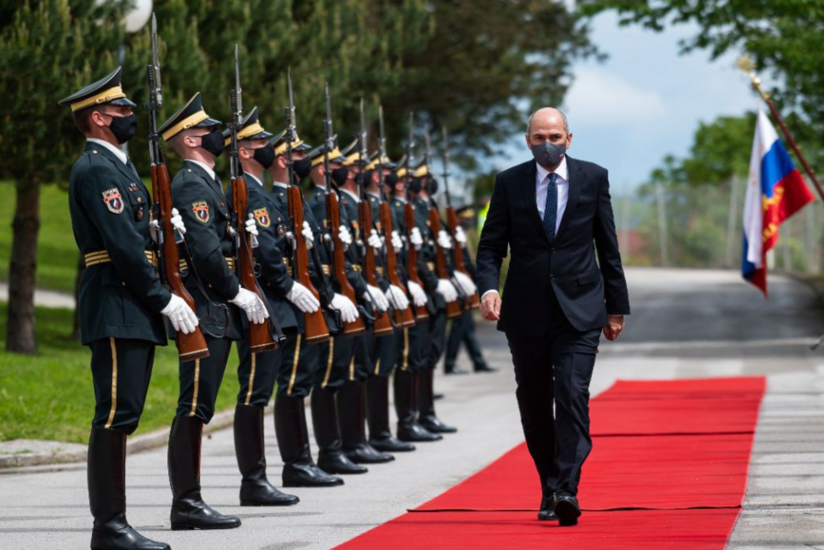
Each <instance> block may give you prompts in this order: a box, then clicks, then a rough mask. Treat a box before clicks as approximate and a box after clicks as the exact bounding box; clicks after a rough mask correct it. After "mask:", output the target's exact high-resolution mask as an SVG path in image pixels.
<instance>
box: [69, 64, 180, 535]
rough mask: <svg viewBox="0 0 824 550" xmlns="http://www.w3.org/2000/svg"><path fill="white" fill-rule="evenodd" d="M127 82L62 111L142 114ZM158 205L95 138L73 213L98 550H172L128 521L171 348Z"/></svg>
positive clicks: (104, 86) (105, 84)
mask: <svg viewBox="0 0 824 550" xmlns="http://www.w3.org/2000/svg"><path fill="white" fill-rule="evenodd" d="M120 80H121V68H120V67H118V68H117V69H116V70H115V71H114V72H112V73H111V74H109V75H107V76H106V77H105V78H103V79H102V80H99V81H97V82H95V83H93V84H91V85H89V86H87V87H85V88H83V89H82V90H80V91H79V92H77V93H75V94H72V95H71V96H69V97H67V98H65V99H63V100H61V101H60V104H61V105H68V106H69V107H71V109H72V111H73V112H74V113H75V116H76V117H82V116H85V115H87V114H89V113H90V112H91V111H90V110H87V109H100V108H102V107H103V106H105V105H113V106H117V107H127V108H133V107H135V104H134V103H132V102H131V101H130V100H129V99H127V98H126V96H125V94H124V93H123V90H122V87H121V85H120ZM107 114H108V113H107ZM108 116H109V117H111V119H112V124H113V125H114V124H119V125H120V126H124V124H123V123H124V122H125V123H127V124H126V125H125V126H128V125H129V124H128V123H129V122H130V121H131V118H130V117H119V116H116V115H114V114H108ZM131 116H132V117H134V115H131ZM118 119H120V120H118ZM90 123H91V122H90ZM115 128H117V126H110V133H111V134H113V135H114V139H116V140H117V141H121V138H122V142H125V141H127V140H128V138H129V137H131V136H129V135H128V132H126V133H124V134H122V135H121V137H118V134H117V133H115ZM132 133H133V132H132ZM86 135H87V137H90V136H91V131H87V132H86ZM150 204H151V197H150V195H149V192H148V190H147V189H146V187H145V186H144V185H143V183H142V181H141V179H140V176H139V175H138V174H137V171H136V170H135V169H134V166H133V165H132V163H131V161H130V160H129V159H128V158H127V157H126V155H125V154H122V153H120V151H119V149H117V148H116V147H115V145H114V144H113V143H111V141H104V140H101V139H93V140H92V139H90V140H89V141H88V142H87V143H86V147H85V150H84V151H83V153H82V154H81V156H80V158H79V159H78V160H77V162H75V164H74V166H73V167H72V171H71V175H70V176H69V211H70V214H71V219H72V230H73V232H74V238H75V241H76V242H77V246H78V248H79V249H80V251H81V253H82V254H83V256H84V260H85V263H86V269H85V270H84V271H83V274H82V276H81V279H80V292H79V302H78V308H79V313H80V332H81V338H82V342H83V344H84V345H87V346H89V348H90V349H91V352H92V358H91V370H92V380H93V382H94V393H95V412H94V417H93V419H92V431H91V435H90V437H89V453H88V474H89V475H88V484H89V485H88V486H89V502H90V507H91V512H92V515H93V516H94V530H93V533H92V540H91V548H92V549H93V550H94V549H98V548H101V549H102V548H111V547H115V546H116V547H117V548H124V549H129V548H134V549H143V550H168V549H169V546H168V545H166V544H164V543H159V542H154V541H151V540H149V539H146V538H145V537H143V536H142V535H141V534H140V533H138V532H137V531H135V530H134V529H133V528H132V527H131V526H130V525H129V523H128V521H127V520H126V487H125V483H126V476H125V467H126V436H127V434H131V433H132V432H134V430H135V429H137V426H138V423H139V421H140V416H141V414H142V412H143V406H144V403H145V400H146V392H147V391H148V387H149V380H150V378H151V374H152V365H153V362H154V353H155V346H156V345H158V344H160V345H165V344H166V333H165V330H164V326H163V320H162V317H161V315H160V311H161V310H163V309H164V308H165V307H166V306H167V305H168V304H169V301H170V300H171V298H172V296H171V294H170V293H169V291H168V290H166V289H164V288H163V287H162V286H161V284H160V279H159V278H158V274H157V272H156V269H155V264H156V255H155V252H154V250H153V246H152V242H151V239H150V236H149V221H150V218H151V215H150Z"/></svg>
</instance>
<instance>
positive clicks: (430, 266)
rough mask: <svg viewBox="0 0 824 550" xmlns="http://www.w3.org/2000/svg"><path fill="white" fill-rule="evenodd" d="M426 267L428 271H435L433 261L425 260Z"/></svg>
mask: <svg viewBox="0 0 824 550" xmlns="http://www.w3.org/2000/svg"><path fill="white" fill-rule="evenodd" d="M426 267H428V268H429V271H435V262H426Z"/></svg>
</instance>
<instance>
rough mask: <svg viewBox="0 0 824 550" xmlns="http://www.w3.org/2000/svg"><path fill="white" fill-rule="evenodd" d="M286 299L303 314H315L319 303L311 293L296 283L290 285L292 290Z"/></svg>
mask: <svg viewBox="0 0 824 550" xmlns="http://www.w3.org/2000/svg"><path fill="white" fill-rule="evenodd" d="M286 299H287V300H289V301H290V302H292V303H293V304H295V305H296V306H297V308H298V309H299V310H301V311H302V312H303V313H315V312H316V311H317V310H318V308H319V307H320V302H319V301H318V299H317V298H315V295H314V294H312V291H311V290H309V289H308V288H306V287H305V286H303V285H302V284H300V283H298V282H295V284H293V285H292V290H290V291H289V294H287V295H286Z"/></svg>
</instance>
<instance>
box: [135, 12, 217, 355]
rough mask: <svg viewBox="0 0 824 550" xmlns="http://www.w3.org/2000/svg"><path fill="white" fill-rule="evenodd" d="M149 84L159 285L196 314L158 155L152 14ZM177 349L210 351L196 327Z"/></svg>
mask: <svg viewBox="0 0 824 550" xmlns="http://www.w3.org/2000/svg"><path fill="white" fill-rule="evenodd" d="M146 76H147V79H148V82H149V102H148V103H146V109H147V110H148V112H149V158H150V159H151V173H152V198H153V202H154V204H152V215H153V217H154V219H155V220H157V221H158V223H159V227H158V232H157V247H158V256H159V259H160V262H159V272H160V282H161V283H162V284H164V285H168V287H169V290H171V292H172V293H173V294H175V295H177V296H179V297H180V298H183V300H184V301H185V302H186V304H187V305H188V306H189V307H190V308H192V311H194V310H195V301H194V299H193V298H192V295H191V294H189V291H188V290H186V287H185V286H184V285H183V279H182V278H181V277H180V255H179V254H178V250H177V244H178V243H179V242H183V237H182V236H181V235H180V234H179V233H178V232H177V231H176V230H175V228H174V227H173V226H172V185H171V179H170V178H169V170H168V168H166V162H165V161H164V160H163V153H161V152H160V140H159V137H158V134H157V112H158V111H159V110H160V108H161V107H162V106H163V90H162V86H161V84H160V58H159V56H158V53H157V20H156V19H155V16H154V13H153V14H152V63H151V64H150V65H148V66H147V67H146ZM177 349H178V352H179V354H180V360H181V361H182V362H186V361H193V360H195V359H203V358H204V357H209V348H208V346H207V345H206V339H205V338H204V337H203V332H202V331H201V330H200V327H195V331H194V332H192V333H191V334H183V333H182V332H178V333H177Z"/></svg>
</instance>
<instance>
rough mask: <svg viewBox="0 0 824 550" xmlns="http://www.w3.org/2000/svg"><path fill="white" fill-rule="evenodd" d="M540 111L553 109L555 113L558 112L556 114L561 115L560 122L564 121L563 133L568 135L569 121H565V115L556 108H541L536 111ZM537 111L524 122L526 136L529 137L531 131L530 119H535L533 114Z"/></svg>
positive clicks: (533, 113)
mask: <svg viewBox="0 0 824 550" xmlns="http://www.w3.org/2000/svg"><path fill="white" fill-rule="evenodd" d="M542 109H555V110H556V111H558V113H560V115H561V120H563V121H564V132H566V133H567V134H568V133H569V121H568V120H567V116H566V114H565V113H564V112H563V111H562V110H561V109H558V108H557V107H541V108H540V109H538V111H540V110H542ZM538 111H533V112H532V114H531V115H529V118H528V119H527V121H526V135H529V133H530V132H531V131H532V119H533V117H535V113H537V112H538Z"/></svg>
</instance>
